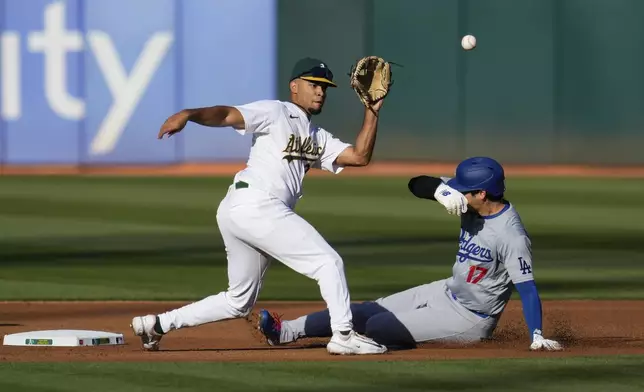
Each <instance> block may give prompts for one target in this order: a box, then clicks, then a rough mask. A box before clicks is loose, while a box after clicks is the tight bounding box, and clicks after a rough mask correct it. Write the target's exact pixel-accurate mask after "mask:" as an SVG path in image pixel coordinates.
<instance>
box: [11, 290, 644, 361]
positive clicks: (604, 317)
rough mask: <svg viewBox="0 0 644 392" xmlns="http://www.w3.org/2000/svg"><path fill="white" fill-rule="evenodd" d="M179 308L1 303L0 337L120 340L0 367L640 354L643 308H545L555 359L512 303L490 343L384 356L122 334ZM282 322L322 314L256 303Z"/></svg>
mask: <svg viewBox="0 0 644 392" xmlns="http://www.w3.org/2000/svg"><path fill="white" fill-rule="evenodd" d="M183 304H184V303H168V302H166V303H160V302H30V303H20V302H8V303H0V333H1V334H2V336H4V335H5V334H9V333H17V332H25V331H34V330H49V329H85V330H91V329H94V330H102V331H109V332H119V333H123V334H124V336H125V345H122V346H112V347H82V348H64V347H10V346H2V347H1V348H0V361H26V362H31V361H113V362H116V361H241V362H244V361H265V362H269V361H314V360H386V361H394V360H443V359H466V358H502V357H505V358H508V357H510V358H512V357H531V356H552V357H558V356H577V355H592V356H596V355H615V354H644V329H643V328H642V324H643V322H644V301H546V302H544V330H545V332H546V334H547V335H548V336H553V337H555V338H557V339H559V340H560V341H561V342H563V343H564V345H565V347H566V350H565V351H564V352H560V353H535V352H530V351H529V350H528V349H527V348H528V340H527V332H526V328H525V326H524V324H523V321H522V320H523V318H522V314H521V304H520V302H518V301H511V303H510V304H509V306H508V309H507V310H506V312H505V314H504V315H503V317H502V319H501V322H500V325H499V327H498V329H497V331H496V333H495V337H494V339H493V340H492V341H489V342H484V343H479V344H476V345H472V346H466V347H464V346H460V347H458V346H446V345H438V344H427V345H425V346H423V347H420V348H418V349H414V350H401V351H392V352H389V353H387V354H385V355H378V356H360V357H335V356H330V355H328V354H327V353H326V351H325V348H324V343H325V340H324V339H305V340H301V341H299V342H297V343H295V344H292V345H288V346H282V347H269V346H267V345H266V344H265V343H264V342H263V341H262V340H261V337H260V336H259V335H258V333H257V331H256V330H254V328H253V324H252V323H251V322H250V320H245V319H239V320H228V321H223V322H219V323H213V324H207V325H203V326H200V327H197V328H186V329H182V330H178V331H174V332H172V333H170V334H168V335H167V336H166V337H164V340H163V342H162V349H161V350H160V351H159V352H144V351H142V350H141V349H140V341H139V339H138V338H136V337H134V336H133V335H132V333H131V331H130V329H129V322H130V320H131V318H132V317H133V316H136V315H141V314H147V313H158V312H163V311H165V310H169V309H173V308H175V307H177V306H181V305H183ZM261 306H265V307H267V308H268V309H269V310H271V311H276V312H278V313H280V314H283V315H284V317H285V318H292V317H296V316H299V315H302V314H305V313H308V312H311V311H316V310H320V309H323V307H324V306H323V304H322V303H310V302H292V303H289V302H272V303H260V304H258V305H257V307H256V309H259V308H260V307H261Z"/></svg>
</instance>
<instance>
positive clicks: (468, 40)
mask: <svg viewBox="0 0 644 392" xmlns="http://www.w3.org/2000/svg"><path fill="white" fill-rule="evenodd" d="M461 46H462V47H463V49H465V50H472V49H474V48H476V37H475V36H473V35H469V34H468V35H466V36H465V37H463V39H462V40H461Z"/></svg>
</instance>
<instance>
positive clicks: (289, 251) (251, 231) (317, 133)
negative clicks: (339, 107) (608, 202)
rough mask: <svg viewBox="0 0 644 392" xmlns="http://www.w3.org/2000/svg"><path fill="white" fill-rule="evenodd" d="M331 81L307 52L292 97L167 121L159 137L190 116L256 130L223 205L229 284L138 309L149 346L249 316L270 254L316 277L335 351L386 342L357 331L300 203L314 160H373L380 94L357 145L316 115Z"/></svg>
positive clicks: (339, 267) (191, 112) (137, 327)
mask: <svg viewBox="0 0 644 392" xmlns="http://www.w3.org/2000/svg"><path fill="white" fill-rule="evenodd" d="M330 86H331V87H336V84H335V83H334V82H333V73H332V72H331V70H329V67H328V66H327V65H326V64H325V63H324V62H323V61H321V60H317V59H312V58H304V59H302V60H300V61H298V62H297V63H296V64H295V67H294V69H293V73H292V78H291V81H290V83H289V87H290V102H282V101H278V100H264V101H257V102H252V103H248V104H245V105H240V106H213V107H206V108H200V109H187V110H182V111H180V112H179V113H176V114H174V115H172V116H171V117H169V118H168V119H167V120H166V121H165V123H164V124H163V126H162V127H161V130H160V131H159V134H158V137H159V139H162V138H163V136H164V135H168V137H170V136H172V135H173V134H175V133H177V132H180V131H181V130H182V129H183V128H184V127H185V125H186V124H187V122H188V121H192V122H195V123H197V124H201V125H204V126H209V127H233V128H234V129H236V130H237V131H238V132H239V133H240V134H242V135H245V134H252V146H251V149H250V156H249V158H248V161H247V166H246V168H244V169H243V170H241V171H240V172H238V173H237V174H236V175H235V177H234V181H233V183H232V185H230V187H229V189H228V192H227V194H226V196H225V197H224V199H223V200H222V201H221V203H220V204H219V208H218V210H217V223H218V226H219V230H220V232H221V236H222V238H223V241H224V245H225V247H226V254H227V259H228V289H227V290H225V291H222V292H220V293H219V294H216V295H212V296H209V297H207V298H204V299H202V300H200V301H198V302H194V303H191V304H188V305H186V306H184V307H181V308H178V309H174V310H171V311H168V312H165V313H162V314H158V315H153V314H150V315H145V316H137V317H134V318H133V319H132V323H131V327H132V329H133V331H134V333H135V335H137V336H140V337H141V339H142V342H143V348H144V349H146V350H151V351H155V350H158V349H159V341H160V340H161V338H162V336H164V335H165V334H167V333H168V332H170V331H172V330H176V329H179V328H185V327H194V326H198V325H202V324H205V323H212V322H216V321H220V320H226V319H234V318H241V317H245V316H247V315H248V314H249V313H250V311H251V309H252V307H253V306H254V305H255V303H256V301H257V298H258V296H259V293H260V289H261V287H262V282H263V280H264V274H265V273H266V270H267V268H268V266H269V263H270V258H273V259H276V260H278V261H280V262H282V263H284V264H285V265H286V266H288V267H290V268H292V269H293V270H295V271H297V272H299V273H300V274H302V275H305V276H307V277H309V278H312V279H315V280H316V281H317V282H318V285H319V286H320V293H321V295H322V298H323V299H324V301H325V302H326V304H327V306H328V310H329V315H330V321H329V325H330V329H331V331H332V334H331V339H330V341H329V343H328V345H327V350H328V352H329V353H331V354H381V353H384V352H385V351H386V350H387V349H386V347H385V346H383V345H380V344H378V343H376V342H374V341H373V340H372V339H369V338H367V337H365V336H362V335H360V334H358V333H356V332H355V331H354V329H353V323H352V314H351V308H350V296H349V289H348V287H347V281H346V278H345V272H344V264H343V261H342V258H341V257H340V255H338V253H337V252H336V251H335V250H334V249H333V248H332V247H331V246H330V245H329V244H328V243H327V242H326V241H325V239H324V238H322V236H321V235H320V234H319V233H318V232H317V231H316V229H315V228H313V226H311V225H310V224H309V223H308V222H307V221H305V220H304V219H303V218H302V217H300V216H299V215H297V214H296V213H295V212H294V207H295V204H296V202H297V201H298V199H299V198H301V197H302V193H303V192H302V181H303V179H304V175H305V174H306V172H307V171H308V170H309V169H310V168H312V167H313V168H319V169H322V170H326V171H329V172H332V173H336V174H337V173H340V172H341V171H342V169H343V168H344V167H346V166H366V165H368V164H369V162H370V160H371V155H372V153H373V148H374V144H375V140H376V131H377V126H378V113H379V110H380V108H381V106H382V103H383V101H382V100H381V101H379V102H377V103H376V104H375V105H374V106H373V111H372V110H368V109H367V108H365V112H364V120H363V124H362V129H361V130H360V132H359V134H358V136H357V139H356V142H355V145H350V144H347V143H344V142H342V141H340V140H339V139H337V138H336V137H334V136H333V135H332V134H331V133H329V132H327V131H326V130H324V129H323V128H321V127H319V126H317V125H315V124H313V123H312V122H311V117H312V116H314V115H316V114H319V113H320V112H321V111H322V107H323V106H324V102H325V100H326V93H327V88H328V87H330Z"/></svg>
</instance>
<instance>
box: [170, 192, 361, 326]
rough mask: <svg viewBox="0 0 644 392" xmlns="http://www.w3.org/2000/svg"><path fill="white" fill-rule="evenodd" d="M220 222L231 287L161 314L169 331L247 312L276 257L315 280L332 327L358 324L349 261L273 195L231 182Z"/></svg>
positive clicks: (235, 316)
mask: <svg viewBox="0 0 644 392" xmlns="http://www.w3.org/2000/svg"><path fill="white" fill-rule="evenodd" d="M217 223H218V225H219V230H220V232H221V235H222V238H223V240H224V245H225V246H226V253H227V258H228V290H226V291H223V292H220V293H219V294H216V295H212V296H209V297H207V298H204V299H202V300H200V301H198V302H194V303H191V304H189V305H186V306H184V307H181V308H179V309H175V310H172V311H169V312H166V313H163V314H160V315H159V320H160V323H161V328H162V329H163V331H164V332H168V331H170V330H173V329H178V328H183V327H193V326H197V325H201V324H205V323H211V322H215V321H220V320H226V319H232V318H239V317H245V316H247V315H248V314H249V313H250V311H251V309H252V308H253V306H254V305H255V303H256V301H257V298H258V296H259V293H260V290H261V288H262V283H263V280H264V274H265V273H266V270H267V269H268V267H269V264H270V261H269V257H272V258H274V259H276V260H278V261H280V262H282V263H284V264H285V265H286V266H288V267H289V268H291V269H293V270H295V271H296V272H298V273H300V274H302V275H304V276H307V277H309V278H312V279H315V280H316V281H317V282H318V285H319V286H320V293H321V295H322V298H323V299H324V301H325V302H326V304H327V307H328V309H329V314H330V321H331V328H332V330H333V331H348V330H351V329H352V328H353V325H352V322H351V320H352V315H351V309H350V297H349V289H348V287H347V281H346V277H345V273H344V264H343V261H342V258H341V257H340V255H338V253H337V252H336V251H335V250H334V249H333V248H332V247H331V246H330V245H329V244H328V243H327V242H326V241H325V240H324V238H322V236H321V235H320V233H318V232H317V230H316V229H315V228H314V227H313V226H311V224H309V223H308V222H307V221H305V220H304V219H303V218H302V217H300V216H299V215H297V214H296V213H295V212H294V211H293V210H292V209H291V208H290V207H289V206H287V205H286V204H285V203H284V202H282V201H281V200H280V199H278V198H276V197H274V196H272V195H271V194H269V193H267V192H264V191H261V190H258V189H253V188H252V185H251V186H250V187H249V188H243V189H235V187H234V185H232V186H231V187H230V188H229V190H228V193H227V195H226V197H225V198H224V199H223V200H222V201H221V203H220V204H219V208H218V210H217Z"/></svg>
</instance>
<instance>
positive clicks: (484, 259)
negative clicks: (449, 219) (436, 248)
mask: <svg viewBox="0 0 644 392" xmlns="http://www.w3.org/2000/svg"><path fill="white" fill-rule="evenodd" d="M473 239H474V236H473V235H471V234H469V233H468V232H467V231H465V230H463V229H462V228H461V234H460V236H459V238H458V253H457V255H456V257H457V259H458V262H459V263H464V262H465V261H467V260H473V261H478V262H481V263H489V262H491V261H494V259H493V258H492V251H491V250H490V249H488V248H485V247H483V246H480V245H478V244H477V243H476V242H474V241H473Z"/></svg>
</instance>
